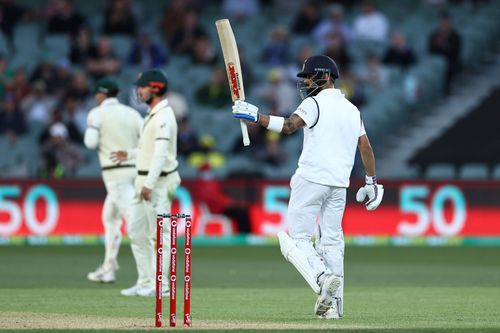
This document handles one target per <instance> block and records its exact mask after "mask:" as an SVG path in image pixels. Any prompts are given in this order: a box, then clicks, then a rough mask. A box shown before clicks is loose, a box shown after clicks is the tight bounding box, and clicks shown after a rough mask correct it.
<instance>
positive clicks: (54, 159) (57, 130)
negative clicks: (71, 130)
mask: <svg viewBox="0 0 500 333" xmlns="http://www.w3.org/2000/svg"><path fill="white" fill-rule="evenodd" d="M67 137H68V130H67V129H66V126H65V125H64V124H63V123H55V124H53V125H51V127H50V129H49V139H48V140H47V141H46V142H45V143H44V144H43V146H42V149H41V151H42V167H41V169H40V176H41V177H43V178H62V177H67V176H74V175H75V174H76V171H77V170H78V167H79V165H80V163H81V161H82V156H81V153H80V150H79V149H78V147H77V146H76V145H74V144H73V143H71V142H70V141H68V140H67Z"/></svg>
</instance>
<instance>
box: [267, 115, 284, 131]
mask: <svg viewBox="0 0 500 333" xmlns="http://www.w3.org/2000/svg"><path fill="white" fill-rule="evenodd" d="M284 123H285V118H283V117H276V116H269V124H268V125H267V129H268V130H270V131H273V132H278V133H281V130H282V129H283V124H284Z"/></svg>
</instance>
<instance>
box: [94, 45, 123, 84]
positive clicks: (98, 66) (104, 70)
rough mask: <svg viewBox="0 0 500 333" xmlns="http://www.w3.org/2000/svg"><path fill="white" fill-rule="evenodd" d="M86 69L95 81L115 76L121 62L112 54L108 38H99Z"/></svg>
mask: <svg viewBox="0 0 500 333" xmlns="http://www.w3.org/2000/svg"><path fill="white" fill-rule="evenodd" d="M86 68H87V71H88V72H89V74H91V75H92V76H93V78H94V79H95V80H99V79H101V78H103V77H105V76H108V75H113V74H117V73H118V72H119V71H120V68H121V61H120V59H118V57H117V56H116V55H115V54H114V53H113V49H112V45H111V40H110V39H109V37H107V36H101V37H100V38H99V41H98V42H97V47H96V49H95V51H94V52H93V53H92V54H91V55H90V57H89V59H88V60H87V63H86Z"/></svg>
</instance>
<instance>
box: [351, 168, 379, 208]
mask: <svg viewBox="0 0 500 333" xmlns="http://www.w3.org/2000/svg"><path fill="white" fill-rule="evenodd" d="M365 182H366V185H365V186H363V187H362V188H360V189H359V190H358V193H356V201H358V202H363V201H364V200H365V199H366V197H367V196H368V201H367V202H365V206H366V209H367V210H375V209H377V207H378V205H380V203H381V202H382V198H383V197H384V186H382V185H378V184H377V177H376V176H371V177H370V176H366V177H365Z"/></svg>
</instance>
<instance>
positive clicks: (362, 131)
mask: <svg viewBox="0 0 500 333" xmlns="http://www.w3.org/2000/svg"><path fill="white" fill-rule="evenodd" d="M365 134H366V131H365V124H364V123H363V121H361V127H360V128H359V136H358V137H360V136H363V135H365Z"/></svg>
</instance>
